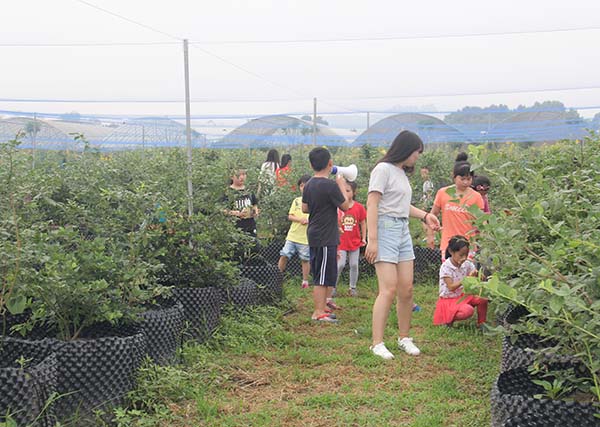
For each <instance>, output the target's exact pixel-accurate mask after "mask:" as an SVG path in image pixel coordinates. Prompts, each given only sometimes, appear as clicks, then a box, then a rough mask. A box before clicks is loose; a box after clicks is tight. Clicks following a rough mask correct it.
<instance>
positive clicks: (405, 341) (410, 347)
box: [398, 337, 421, 356]
mask: <svg viewBox="0 0 600 427" xmlns="http://www.w3.org/2000/svg"><path fill="white" fill-rule="evenodd" d="M398 348H399V349H400V350H404V351H405V352H406V353H407V354H410V355H411V356H418V355H419V354H421V350H419V348H418V347H417V346H416V345H414V344H413V339H412V338H409V337H404V338H398Z"/></svg>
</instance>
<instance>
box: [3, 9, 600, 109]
mask: <svg viewBox="0 0 600 427" xmlns="http://www.w3.org/2000/svg"><path fill="white" fill-rule="evenodd" d="M74 1H76V2H78V3H81V4H83V5H85V6H88V7H90V8H93V9H96V10H98V11H101V12H103V13H106V14H109V15H111V16H113V17H116V18H118V19H121V20H124V21H126V22H129V23H131V24H134V25H136V26H139V27H141V28H144V29H147V30H150V31H153V32H155V33H157V34H161V35H163V36H166V37H169V38H171V39H175V40H178V41H182V40H184V38H182V37H179V36H176V35H174V34H171V33H168V32H166V31H163V30H160V29H158V28H155V27H153V26H150V25H147V24H144V23H142V22H140V21H137V20H135V19H131V18H128V17H126V16H123V15H121V14H119V13H116V12H113V11H111V10H108V9H106V8H103V7H101V6H98V5H96V4H94V3H92V2H90V1H87V0H74ZM599 29H600V27H596V26H592V27H573V28H558V29H546V30H544V29H543V30H529V31H504V32H485V33H462V34H438V35H412V36H375V37H358V38H329V39H291V40H237V41H236V40H232V41H213V42H211V41H197V40H196V41H190V42H188V43H189V45H190V46H192V47H193V48H196V49H198V50H200V51H201V52H203V53H204V54H206V55H209V56H211V57H213V58H216V59H218V60H219V61H221V62H223V63H225V64H227V65H229V66H231V67H233V68H235V69H237V70H239V71H242V72H244V73H246V74H248V75H250V76H253V77H254V78H257V79H259V80H261V81H264V82H266V83H268V84H270V85H272V86H275V87H277V88H279V89H283V90H286V91H288V92H290V93H293V94H295V95H296V96H300V97H301V99H310V98H312V97H311V96H308V95H307V94H304V93H301V92H299V91H297V90H295V89H293V88H290V87H287V86H285V85H282V84H280V83H278V82H274V81H272V80H270V79H267V78H266V77H264V76H262V75H260V74H258V73H256V72H254V71H251V70H249V69H247V68H245V67H243V66H241V65H238V64H236V63H234V62H232V61H230V60H228V59H226V58H224V57H223V56H221V55H218V54H215V53H213V52H211V51H209V50H207V49H204V48H201V47H200V46H199V45H201V44H202V45H206V44H213V45H214V44H265V43H270V44H273V43H316V42H318V43H322V42H355V41H386V40H416V39H438V38H465V37H488V36H506V35H519V34H539V33H559V32H572V31H591V30H599ZM152 44H157V43H155V42H152ZM172 44H174V43H172ZM30 45H35V44H30ZM52 45H53V44H50V43H47V44H39V45H38V46H44V47H49V46H52ZM86 45H87V46H116V45H124V46H126V45H142V44H140V43H135V42H133V43H124V44H119V43H82V44H69V43H60V44H55V45H54V46H57V47H58V46H69V47H74V46H86ZM0 46H5V47H8V46H12V47H15V46H19V44H12V45H11V44H4V45H0ZM24 46H27V44H22V45H20V47H24ZM582 89H597V87H582V88H570V89H538V90H517V91H511V92H487V93H473V92H472V93H462V94H440V95H386V96H377V97H360V98H359V97H353V98H350V99H363V100H368V99H394V98H413V97H434V96H465V95H478V94H501V93H523V92H547V91H558V90H582ZM338 99H342V98H338ZM12 102H27V101H12ZM31 102H34V101H31ZM39 102H41V101H39ZM56 102H86V101H69V100H62V101H56ZM87 102H94V101H87ZM97 102H108V101H97ZM116 102H137V101H126V100H123V101H116ZM141 102H146V101H141ZM156 102H179V101H156ZM194 102H203V101H194ZM205 102H209V101H205ZM211 102H216V101H211ZM248 102H252V101H248ZM320 102H321V103H323V104H325V105H330V106H333V107H336V108H340V109H342V110H345V111H348V112H352V113H359V112H361V111H359V110H356V109H352V108H348V107H346V106H342V105H339V104H337V103H332V102H331V101H328V100H327V101H325V100H323V99H322V98H321V100H320Z"/></svg>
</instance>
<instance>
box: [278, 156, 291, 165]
mask: <svg viewBox="0 0 600 427" xmlns="http://www.w3.org/2000/svg"><path fill="white" fill-rule="evenodd" d="M290 160H292V156H291V155H290V154H284V155H283V156H281V164H280V165H279V167H280V168H284V167H286V166H287V164H288V163H289V162H290Z"/></svg>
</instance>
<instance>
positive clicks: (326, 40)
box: [190, 27, 600, 45]
mask: <svg viewBox="0 0 600 427" xmlns="http://www.w3.org/2000/svg"><path fill="white" fill-rule="evenodd" d="M597 30H600V27H581V28H576V27H575V28H555V29H547V30H530V31H498V32H485V33H461V34H425V35H414V36H373V37H346V38H323V39H287V40H216V41H194V40H191V41H190V44H203V45H225V44H296V43H298V44H303V43H347V42H368V41H392V40H426V39H453V38H468V37H492V36H513V35H527V34H546V33H566V32H574V31H597Z"/></svg>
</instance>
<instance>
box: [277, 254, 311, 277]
mask: <svg viewBox="0 0 600 427" xmlns="http://www.w3.org/2000/svg"><path fill="white" fill-rule="evenodd" d="M287 263H288V257H286V256H280V257H279V262H278V263H277V267H279V271H281V272H282V273H283V272H284V271H285V269H286V268H287ZM308 270H309V272H310V265H309V266H308Z"/></svg>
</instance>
